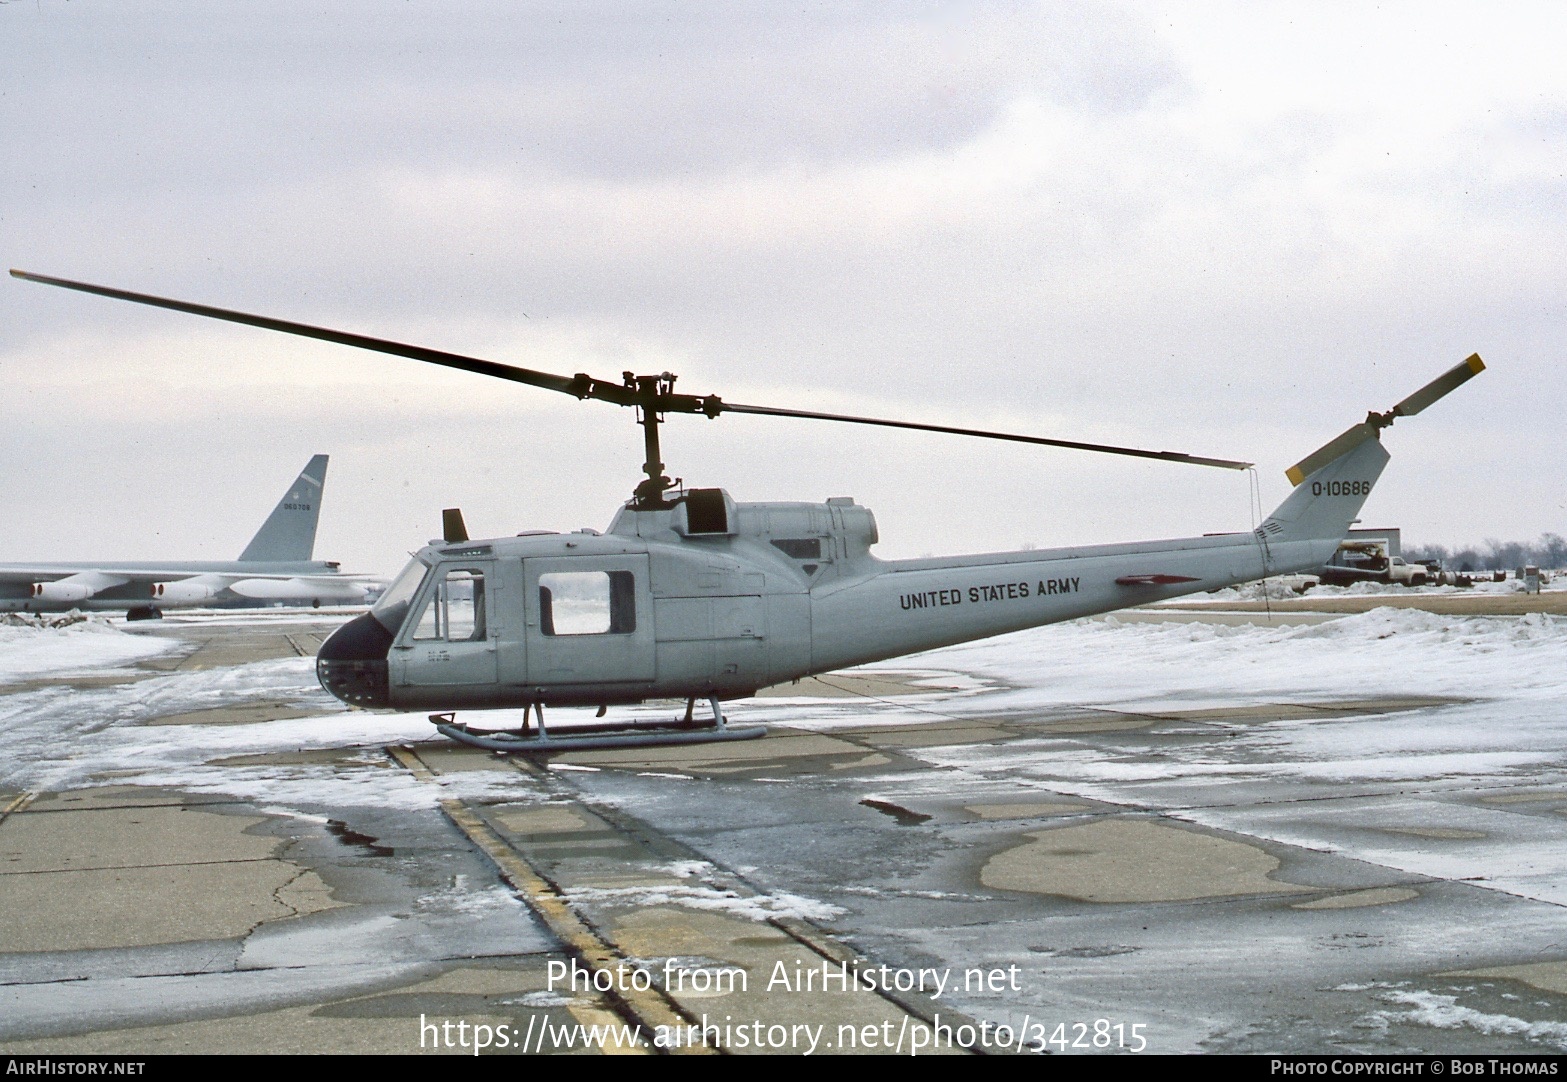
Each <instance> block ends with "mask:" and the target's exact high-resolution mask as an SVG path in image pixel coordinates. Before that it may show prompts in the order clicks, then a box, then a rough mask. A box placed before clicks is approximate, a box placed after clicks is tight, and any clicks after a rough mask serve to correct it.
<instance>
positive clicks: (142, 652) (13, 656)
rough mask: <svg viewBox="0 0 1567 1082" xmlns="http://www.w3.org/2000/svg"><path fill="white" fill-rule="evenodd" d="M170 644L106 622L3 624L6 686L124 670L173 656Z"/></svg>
mask: <svg viewBox="0 0 1567 1082" xmlns="http://www.w3.org/2000/svg"><path fill="white" fill-rule="evenodd" d="M178 646H179V644H178V643H175V642H171V641H170V640H168V639H158V638H153V637H151V636H144V635H127V634H126V633H125V632H123V631H121V630H120V629H119V628H117V627H115V626H113V625H112V624H110V623H109V622H108V620H106V619H105V618H103V617H90V618H88V619H86V620H81V621H79V622H76V623H73V624H69V625H68V626H65V627H50V626H48V624H47V623H39V624H32V623H21V622H18V623H11V622H9V621H7V622H6V623H4V624H0V685H4V684H17V683H21V682H23V681H26V680H35V679H37V678H39V677H44V676H59V677H64V676H81V675H92V674H98V673H102V672H104V671H106V670H111V669H118V668H121V667H123V666H126V665H130V664H134V663H135V662H138V661H145V660H146V659H148V658H154V657H158V656H160V655H162V654H166V653H169V652H170V651H171V650H173V649H175V648H176V647H178Z"/></svg>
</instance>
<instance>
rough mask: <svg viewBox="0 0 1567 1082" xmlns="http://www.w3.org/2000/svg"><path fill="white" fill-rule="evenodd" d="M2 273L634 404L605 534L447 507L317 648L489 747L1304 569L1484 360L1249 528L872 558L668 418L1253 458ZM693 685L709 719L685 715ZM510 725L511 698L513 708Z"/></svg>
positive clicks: (356, 677)
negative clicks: (478, 353) (708, 384)
mask: <svg viewBox="0 0 1567 1082" xmlns="http://www.w3.org/2000/svg"><path fill="white" fill-rule="evenodd" d="M11 274H12V276H14V277H17V278H23V279H27V280H29V281H34V282H41V283H44V284H47V285H55V286H61V287H64V288H67V289H74V290H79V291H82V292H86V293H93V294H97V295H100V296H105V297H111V298H115V299H119V300H127V301H134V302H136V303H140V304H148V305H153V306H155V307H160V308H169V309H173V310H175V311H180V312H187V313H190V314H193V315H201V316H207V317H211V318H215V319H223V320H228V321H230V322H235V323H243V324H247V325H249V326H254V327H261V328H264V329H268V330H275V331H282V332H285V333H289V334H296V335H303V336H306V337H310V338H317V339H321V340H324V341H328V342H336V343H339V344H342V345H349V346H355V347H358V348H361V349H369V350H374V351H376V352H380V353H389V354H393V355H395V356H401V357H407V358H410V359H413V360H419V361H424V362H427V363H431V364H437V365H442V366H444V367H448V368H457V369H461V370H463V371H468V372H474V373H477V374H480V375H487V376H492V377H496V378H499V379H505V380H509V381H511V382H515V383H523V384H527V385H529V386H533V387H540V388H543V389H546V390H552V391H557V392H561V393H564V394H569V395H572V396H573V397H575V398H577V399H583V400H585V399H594V400H597V401H601V402H609V403H612V404H614V405H618V406H627V407H631V408H633V409H635V411H636V416H637V423H639V424H640V425H641V426H642V429H643V435H644V447H645V450H646V461H645V462H644V464H643V473H644V475H645V476H644V477H643V479H642V481H641V482H640V483H639V484H638V485H637V486H636V489H635V490H634V492H633V493H632V496H631V498H630V500H628V501H627V502H626V504H625V505H624V506H623V507H622V508H621V509H620V511H619V512H618V513H617V514H616V515H615V518H614V520H613V521H612V522H611V523H610V525H609V529H608V530H607V531H606V532H605V533H602V534H600V533H598V532H596V531H593V530H579V531H576V532H574V533H568V534H560V533H545V532H530V533H524V534H519V535H517V536H515V537H504V538H492V539H488V540H473V539H470V538H469V537H468V535H467V530H466V528H465V527H464V525H463V520H462V515H461V513H460V512H459V511H457V510H456V509H449V510H447V511H446V512H445V515H444V527H445V528H444V530H443V533H444V535H445V536H444V537H443V538H442V539H441V540H439V541H435V542H432V543H430V544H429V545H426V546H425V547H424V548H422V549H420V550H419V551H418V552H417V553H416V554H415V555H414V557H413V559H412V560H411V561H410V562H409V564H408V566H407V567H406V568H404V570H403V571H402V573H401V574H400V575H398V577H397V578H396V579H395V580H394V581H393V583H392V585H391V586H390V587H389V588H388V589H387V590H386V592H385V593H384V594H383V595H382V597H381V598H380V600H379V601H378V602H377V604H376V605H375V607H374V608H373V609H371V611H370V612H368V613H366V614H364V615H362V616H359V617H356V618H355V619H353V620H351V621H350V622H348V623H347V624H345V625H344V626H342V627H341V628H339V629H338V630H337V631H336V632H334V633H333V634H332V636H331V637H330V638H328V639H327V640H326V641H325V642H324V643H323V644H322V646H321V649H320V651H319V652H318V654H317V659H316V671H317V675H318V677H319V679H320V681H321V685H322V687H324V688H325V689H326V690H327V691H329V692H331V693H332V694H333V695H335V696H337V697H338V698H339V699H341V700H343V701H344V702H347V703H350V704H352V705H355V706H363V707H381V708H394V709H413V708H436V709H438V710H441V711H445V712H443V713H437V714H433V715H432V716H431V719H430V720H431V721H432V722H434V723H435V724H436V726H437V728H438V729H439V730H440V732H442V733H444V734H445V735H446V736H449V737H451V738H452V739H454V740H457V741H460V742H462V743H465V744H470V745H474V746H476V747H481V748H487V749H491V750H495V751H506V752H548V751H569V750H573V749H583V748H604V747H625V746H640V745H648V744H664V743H697V742H703V741H711V740H744V739H751V738H755V737H759V736H763V735H765V734H766V729H765V727H763V726H755V725H752V726H739V725H733V726H732V725H729V724H728V723H727V720H726V719H725V717H724V713H723V709H722V706H721V703H722V702H724V701H727V700H734V699H743V698H746V697H748V696H750V695H754V694H755V693H756V692H757V691H758V690H759V689H761V688H764V687H768V686H770V685H773V684H781V683H786V682H788V681H791V680H797V679H799V678H801V677H805V676H811V675H814V674H817V673H825V672H830V671H832V670H835V669H841V668H844V667H846V666H851V665H862V664H866V663H868V662H872V661H881V660H885V659H887V658H894V657H899V656H902V655H905V654H912V653H917V652H919V651H923V650H931V649H935V648H937V647H941V646H949V645H952V644H954V643H960V642H967V641H970V640H973V639H983V638H988V637H990V636H993V635H1002V634H1006V633H1007V632H1011V631H1020V630H1022V629H1024V628H1029V627H1035V626H1038V625H1042V624H1050V623H1055V622H1057V621H1061V620H1073V619H1077V618H1079V617H1082V616H1090V615H1094V614H1096V613H1103V612H1111V611H1114V610H1116V609H1123V608H1128V607H1131V606H1135V605H1143V604H1147V603H1148V602H1151V601H1159V600H1164V599H1166V598H1173V597H1179V596H1181V595H1183V594H1191V593H1197V592H1199V591H1204V590H1214V589H1219V588H1221V587H1224V586H1231V585H1235V584H1237V583H1242V582H1250V581H1253V580H1255V579H1260V578H1265V577H1267V576H1269V575H1276V574H1288V573H1291V572H1297V571H1303V570H1307V569H1310V568H1314V567H1319V566H1321V565H1322V564H1323V563H1325V562H1326V561H1327V560H1328V558H1329V557H1331V556H1332V554H1333V553H1334V552H1335V551H1336V550H1337V548H1338V545H1339V542H1340V541H1341V540H1342V539H1343V537H1344V536H1345V534H1346V533H1347V531H1348V530H1349V527H1350V524H1351V523H1352V522H1353V521H1354V520H1355V519H1356V517H1357V516H1358V515H1359V512H1360V508H1361V506H1362V505H1363V504H1364V503H1365V501H1366V498H1367V497H1368V496H1369V495H1370V494H1371V489H1372V486H1373V485H1374V484H1375V483H1376V481H1377V478H1378V477H1379V476H1380V475H1381V473H1382V469H1383V467H1384V466H1385V465H1386V464H1387V461H1388V457H1389V456H1388V453H1387V451H1385V450H1384V449H1383V447H1382V443H1381V439H1380V436H1381V430H1382V429H1384V428H1386V427H1387V426H1389V425H1391V424H1392V423H1393V422H1394V420H1395V419H1397V418H1399V417H1408V416H1412V415H1414V414H1417V413H1419V412H1420V411H1421V410H1423V409H1425V408H1426V407H1427V406H1430V405H1431V404H1432V403H1434V402H1436V401H1437V400H1438V399H1440V398H1442V397H1443V396H1445V395H1447V394H1448V393H1449V392H1451V391H1453V390H1454V389H1455V388H1457V387H1458V386H1459V385H1461V384H1463V383H1465V382H1466V381H1468V380H1469V379H1471V378H1472V377H1474V376H1475V375H1477V374H1478V373H1480V372H1481V371H1483V370H1484V368H1485V365H1484V363H1483V362H1482V361H1481V360H1480V357H1479V356H1478V355H1473V356H1470V357H1469V358H1468V359H1467V360H1465V361H1464V362H1462V363H1461V364H1459V365H1456V366H1455V367H1453V368H1452V369H1450V370H1449V371H1448V372H1446V373H1444V374H1443V375H1441V376H1440V377H1438V378H1437V379H1435V380H1433V381H1432V382H1430V383H1429V384H1427V385H1426V386H1424V387H1422V388H1421V389H1420V390H1418V391H1416V392H1415V393H1414V394H1412V395H1410V396H1409V397H1407V398H1405V399H1404V400H1403V401H1401V402H1399V403H1398V405H1396V406H1394V407H1393V408H1392V409H1391V410H1389V411H1387V412H1386V413H1369V414H1367V416H1366V419H1365V420H1364V421H1363V422H1361V423H1359V424H1357V425H1354V426H1353V427H1351V428H1350V429H1348V430H1347V431H1345V432H1344V433H1342V434H1341V435H1339V436H1338V437H1336V438H1335V439H1333V440H1331V441H1330V442H1328V443H1327V444H1324V445H1323V446H1322V447H1320V448H1318V449H1317V450H1316V451H1313V452H1312V453H1311V454H1309V455H1307V456H1306V457H1305V458H1304V459H1302V460H1301V461H1300V462H1298V463H1296V464H1295V465H1294V466H1292V467H1290V469H1289V470H1288V471H1286V472H1287V475H1288V477H1289V479H1290V481H1291V482H1292V483H1293V484H1294V486H1295V489H1294V491H1293V492H1292V493H1291V494H1290V495H1289V496H1288V497H1287V498H1286V499H1285V500H1284V502H1283V503H1282V504H1280V505H1279V506H1278V508H1277V509H1276V510H1274V512H1273V513H1272V514H1271V515H1269V516H1268V517H1267V519H1266V520H1264V522H1263V523H1262V525H1261V526H1259V527H1257V528H1256V529H1255V530H1253V531H1251V532H1249V533H1227V534H1211V535H1205V536H1203V537H1191V538H1180V539H1175V540H1167V541H1149V542H1134V543H1130V544H1117V545H1090V546H1080V547H1073V548H1058V549H1039V550H1030V551H1023V552H999V553H987V554H984V555H977V556H958V557H950V558H935V559H917V560H881V559H878V558H877V557H875V556H873V555H872V554H871V548H872V546H874V545H875V544H876V542H877V539H878V535H877V529H876V519H875V516H874V515H873V514H872V513H871V512H870V510H869V509H868V508H865V507H861V506H859V505H858V504H856V503H855V502H854V501H853V500H851V499H831V500H828V501H827V502H826V503H821V504H815V503H738V502H736V501H735V500H734V499H733V498H732V497H731V496H730V495H729V494H728V493H727V492H725V491H724V490H723V489H718V488H691V489H686V488H677V487H676V486H675V482H673V481H671V479H670V478H669V477H668V476H666V475H665V473H664V463H663V462H662V461H661V459H660V450H659V425H660V424H661V423H662V421H663V420H664V418H665V416H666V415H668V414H672V413H690V414H701V415H703V416H705V417H708V418H716V417H719V416H721V415H723V414H725V413H745V414H754V415H762V416H773V417H799V418H809V419H815V420H822V421H836V422H845V423H850V424H861V425H877V426H882V427H888V428H904V429H914V430H917V431H924V432H937V433H946V434H951V435H962V436H975V437H981V438H986V439H999V440H1009V441H1012V442H1017V443H1029V444H1040V445H1044V446H1050V447H1066V448H1074V449H1078V450H1087V451H1098V452H1103V453H1108V454H1117V455H1131V456H1134V457H1140V458H1150V459H1158V460H1161V461H1168V462H1181V463H1188V464H1193V465H1201V466H1212V467H1218V468H1223V469H1237V470H1244V469H1249V468H1250V467H1251V463H1247V462H1235V461H1230V460H1227V459H1215V458H1203V457H1199V456H1195V455H1187V454H1180V453H1177V452H1171V451H1146V450H1140V449H1136V448H1129V447H1116V446H1109V445H1104V444H1089V443H1079V442H1073V441H1068V440H1057V439H1047V438H1044V437H1039V436H1027V435H1017V434H1012V433H1003V432H992V431H987V430H981V429H967V428H954V427H950V426H944V425H932V424H922V423H916V422H910V421H899V420H888V419H883V418H872V417H856V416H849V415H844V414H831V413H818V412H812V411H805V410H794V409H782V408H776V407H770V406H754V405H743V404H738V403H732V402H725V401H723V400H722V399H720V398H719V397H718V396H716V395H706V396H698V395H690V394H679V393H676V392H675V390H674V384H675V377H674V376H672V375H670V374H669V373H667V372H666V373H663V374H661V375H634V374H633V373H630V372H627V373H625V374H624V376H623V378H622V379H621V380H620V381H619V382H614V381H609V380H600V379H596V378H594V377H592V376H588V375H585V374H578V375H575V376H571V377H566V376H559V375H554V374H551V373H547V372H538V371H534V370H531V369H526V368H517V367H513V366H509V365H503V364H498V363H496V362H494V361H487V360H482V359H478V358H473V357H464V356H460V355H458V354H452V353H445V352H441V351H438V350H431V349H426V348H423V347H420V346H412V345H406V344H402V343H398V342H391V341H387V340H384V339H378V338H369V337H366V336H363V335H357V334H350V333H347V332H343V331H335V330H329V329H326V328H321V327H312V326H308V325H305V324H300V323H291V322H288V321H284V320H277V319H271V318H268V317H264V316H255V315H247V314H245V313H242V312H234V311H230V310H227V309H222V308H212V307H209V306H206V305H198V304H191V303H188V302H185V301H177V300H169V299H167V298H162V297H153V296H148V295H146V294H140V293H131V292H127V291H124V290H118V289H111V288H108V287H104V286H96V285H89V284H86V283H82V282H72V281H67V280H64V279H60V278H49V277H45V276H42V275H34V274H28V273H25V272H22V271H18V270H13V271H11ZM649 699H684V700H685V702H686V708H685V713H684V716H683V717H681V718H678V719H675V720H670V721H661V722H644V723H642V724H630V725H628V724H613V723H605V724H593V725H587V726H575V727H573V728H572V729H571V730H570V731H569V732H566V731H563V730H560V729H557V731H556V733H555V734H553V735H552V734H550V733H549V731H548V730H547V729H546V727H545V724H544V710H543V708H544V707H545V706H597V707H598V708H599V711H598V713H599V716H600V717H602V716H603V715H604V713H605V712H606V710H607V708H608V707H610V706H616V705H627V704H635V703H640V702H644V701H646V700H649ZM700 700H705V701H706V702H707V703H708V704H709V707H710V715H709V716H708V717H704V718H697V717H696V716H695V705H696V703H697V702H698V701H700ZM516 707H522V708H524V709H523V712H522V725H521V727H520V728H505V729H497V728H493V727H486V726H484V725H480V724H472V725H470V724H466V723H459V722H457V720H456V716H455V713H454V712H453V711H455V710H456V709H459V708H461V709H494V708H512V709H515V708H516ZM509 718H510V719H515V715H514V714H513V715H509Z"/></svg>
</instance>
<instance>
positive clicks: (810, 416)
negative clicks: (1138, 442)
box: [723, 402, 1252, 470]
mask: <svg viewBox="0 0 1567 1082" xmlns="http://www.w3.org/2000/svg"><path fill="white" fill-rule="evenodd" d="M723 412H725V413H754V414H757V415H759V416H763V417H803V418H806V419H807V420H812V421H844V422H847V423H848V424H855V425H879V426H880V427H882V428H911V429H913V430H915V431H916V432H944V433H946V434H948V435H951V436H978V437H980V438H981V439H987V440H1008V441H1010V442H1012V443H1034V444H1040V445H1043V446H1045V447H1068V448H1071V449H1073V450H1076V451H1100V452H1103V453H1104V454H1110V455H1130V456H1132V457H1134V458H1154V459H1158V460H1160V461H1162V462H1186V463H1190V464H1191V465H1194V466H1217V467H1219V468H1220V469H1225V470H1248V469H1250V468H1251V466H1252V464H1251V463H1250V462H1232V461H1230V460H1229V459H1227V458H1201V457H1199V456H1197V455H1187V454H1182V453H1180V452H1179V451H1143V450H1139V449H1137V448H1135V447H1114V446H1111V445H1109V444H1103V443H1079V442H1077V441H1075V440H1052V439H1046V438H1045V437H1043V436H1020V435H1016V434H1014V433H1011V432H991V431H989V430H987V429H982V428H953V427H951V426H950V425H927V424H920V423H918V422H916V421H889V420H885V419H883V418H880V417H851V416H848V415H846V414H842V413H816V412H813V411H811V410H791V409H775V408H774V407H772V406H744V405H738V404H736V403H733V402H725V403H723Z"/></svg>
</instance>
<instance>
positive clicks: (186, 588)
mask: <svg viewBox="0 0 1567 1082" xmlns="http://www.w3.org/2000/svg"><path fill="white" fill-rule="evenodd" d="M219 589H220V588H219V587H217V586H214V585H212V584H211V583H205V582H200V581H198V580H196V579H179V580H177V581H175V582H155V583H153V584H152V588H151V591H150V593H151V595H152V600H153V601H154V603H156V604H159V605H168V606H175V605H195V604H199V603H200V602H202V601H210V600H211V599H212V598H214V597H216V596H217V593H218V590H219Z"/></svg>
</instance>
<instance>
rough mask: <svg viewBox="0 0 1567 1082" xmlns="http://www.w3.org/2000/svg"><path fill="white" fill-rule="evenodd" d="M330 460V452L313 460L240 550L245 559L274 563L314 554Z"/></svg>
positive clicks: (306, 557)
mask: <svg viewBox="0 0 1567 1082" xmlns="http://www.w3.org/2000/svg"><path fill="white" fill-rule="evenodd" d="M326 463H327V456H326V455H316V456H315V457H314V458H312V459H311V460H310V462H309V463H308V464H307V465H306V466H305V468H304V469H303V470H302V471H301V472H300V474H299V476H298V477H296V478H295V479H294V483H293V484H292V485H289V486H288V491H287V492H285V493H284V494H283V498H282V499H281V500H279V501H278V505H277V507H276V508H274V509H273V511H272V514H271V515H269V516H268V517H267V520H266V521H265V522H263V523H262V524H261V529H260V530H257V531H256V536H255V537H252V538H251V539H250V544H248V545H246V546H245V551H244V552H242V553H240V554H239V558H240V559H241V560H249V561H256V562H269V563H270V562H296V561H306V560H309V559H310V558H311V556H312V554H313V553H314V552H315V548H316V522H317V520H319V519H320V517H321V493H322V492H323V490H324V488H325V485H326Z"/></svg>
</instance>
